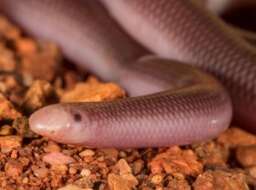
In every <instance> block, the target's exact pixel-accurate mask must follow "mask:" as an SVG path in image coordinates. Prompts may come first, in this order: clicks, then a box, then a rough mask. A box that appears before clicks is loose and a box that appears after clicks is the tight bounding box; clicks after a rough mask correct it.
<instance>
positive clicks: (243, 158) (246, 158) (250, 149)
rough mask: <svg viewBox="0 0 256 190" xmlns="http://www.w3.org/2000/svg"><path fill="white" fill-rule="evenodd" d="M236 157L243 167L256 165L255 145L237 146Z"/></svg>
mask: <svg viewBox="0 0 256 190" xmlns="http://www.w3.org/2000/svg"><path fill="white" fill-rule="evenodd" d="M236 159H237V160H238V161H239V163H240V164H241V165H242V166H244V167H251V166H256V145H250V146H240V147H238V148H237V150H236Z"/></svg>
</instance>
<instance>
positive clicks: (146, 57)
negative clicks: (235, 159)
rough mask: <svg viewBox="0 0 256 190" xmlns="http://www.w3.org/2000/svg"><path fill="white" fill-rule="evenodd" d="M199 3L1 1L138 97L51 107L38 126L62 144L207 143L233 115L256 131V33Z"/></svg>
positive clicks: (38, 32)
mask: <svg viewBox="0 0 256 190" xmlns="http://www.w3.org/2000/svg"><path fill="white" fill-rule="evenodd" d="M199 1H200V0H197V1H193V0H158V1H154V0H129V1H126V0H111V1H109V0H99V1H92V0H88V1H86V0H76V1H69V0H42V1H33V0H26V1H22V3H21V2H17V1H16V0H0V7H1V8H0V10H1V11H2V12H3V13H5V14H6V15H7V16H9V17H10V18H12V19H13V20H14V21H15V22H17V23H18V24H20V25H21V26H22V27H23V28H24V29H25V30H26V31H27V32H29V33H30V34H32V35H35V36H37V37H40V38H44V39H49V40H52V41H54V42H56V43H58V44H59V45H60V47H61V49H62V51H63V52H64V54H65V55H66V57H67V58H69V59H70V60H72V61H74V62H75V63H77V64H79V65H80V66H83V67H85V68H88V69H90V70H91V71H92V72H93V73H95V74H97V75H98V76H99V77H101V78H102V79H103V80H111V81H115V82H117V83H119V84H120V85H121V86H122V87H124V88H125V89H126V90H127V92H128V93H129V95H131V97H128V98H124V99H120V100H115V101H110V102H98V103H95V102H91V103H68V104H56V105H50V106H47V107H44V108H42V109H40V110H38V111H37V112H35V113H34V114H32V116H31V118H30V127H31V129H32V130H33V131H34V132H36V133H38V134H41V135H44V136H47V137H49V138H51V139H53V140H55V141H58V142H62V143H70V144H79V145H85V146H89V147H119V148H126V147H136V148H139V147H161V146H169V145H173V144H190V143H194V142H199V141H202V140H207V139H210V138H214V137H216V136H217V135H218V134H219V133H220V132H222V131H224V130H225V129H226V128H227V127H229V125H230V122H231V119H233V120H234V122H236V123H237V124H239V125H240V126H242V127H244V128H246V129H248V130H251V131H256V117H255V113H256V50H255V48H254V47H253V45H252V44H253V43H255V41H256V40H255V39H256V38H255V36H254V34H253V33H250V32H243V31H241V30H237V29H234V28H232V27H230V26H228V25H227V24H226V23H224V22H223V21H222V20H221V19H220V18H219V17H218V16H217V15H215V14H214V13H212V12H210V11H209V10H208V9H206V8H205V7H204V6H202V4H200V3H199ZM206 1H207V0H204V3H205V2H206ZM207 2H210V1H207ZM212 7H213V8H211V9H214V7H215V5H214V6H212ZM38 10H40V11H38ZM215 12H219V9H218V10H216V11H215ZM254 40H255V41H254Z"/></svg>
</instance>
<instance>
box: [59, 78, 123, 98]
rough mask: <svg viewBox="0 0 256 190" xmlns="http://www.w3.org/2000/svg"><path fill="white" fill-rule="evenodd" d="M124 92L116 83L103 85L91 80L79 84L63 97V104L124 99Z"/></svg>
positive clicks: (93, 79)
mask: <svg viewBox="0 0 256 190" xmlns="http://www.w3.org/2000/svg"><path fill="white" fill-rule="evenodd" d="M124 95H125V93H124V91H123V90H122V89H121V88H120V87H119V86H118V85H116V84H114V83H101V82H99V81H98V80H97V79H95V78H90V79H89V80H88V81H86V82H84V83H77V84H76V86H75V88H74V89H72V90H70V91H67V92H65V93H64V94H63V96H62V97H61V102H92V101H93V102H99V101H107V100H114V99H117V98H122V97H124Z"/></svg>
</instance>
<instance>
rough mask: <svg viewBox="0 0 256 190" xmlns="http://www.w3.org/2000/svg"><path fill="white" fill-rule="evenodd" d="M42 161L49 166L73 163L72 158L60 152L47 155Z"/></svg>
mask: <svg viewBox="0 0 256 190" xmlns="http://www.w3.org/2000/svg"><path fill="white" fill-rule="evenodd" d="M43 161H44V162H46V163H49V164H51V165H59V164H70V163H72V162H75V160H74V159H73V158H72V157H70V156H67V155H65V154H63V153H61V152H52V153H47V154H46V155H44V156H43Z"/></svg>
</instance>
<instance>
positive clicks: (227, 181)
mask: <svg viewBox="0 0 256 190" xmlns="http://www.w3.org/2000/svg"><path fill="white" fill-rule="evenodd" d="M193 187H194V190H249V187H248V185H247V184H246V178H245V175H244V174H242V173H239V172H237V171H230V172H227V171H221V170H216V171H206V172H204V173H203V174H201V175H199V176H198V177H197V179H196V181H195V182H194V184H193Z"/></svg>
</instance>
